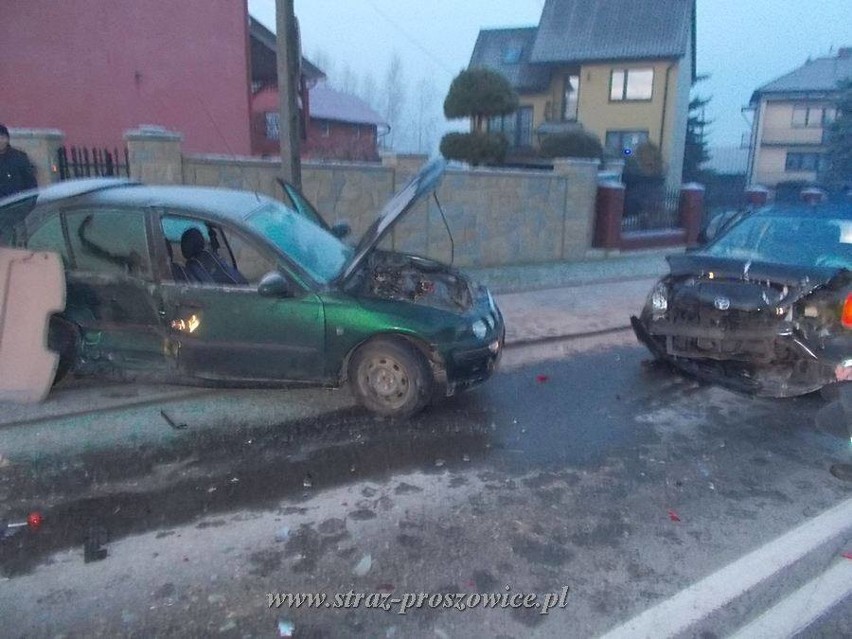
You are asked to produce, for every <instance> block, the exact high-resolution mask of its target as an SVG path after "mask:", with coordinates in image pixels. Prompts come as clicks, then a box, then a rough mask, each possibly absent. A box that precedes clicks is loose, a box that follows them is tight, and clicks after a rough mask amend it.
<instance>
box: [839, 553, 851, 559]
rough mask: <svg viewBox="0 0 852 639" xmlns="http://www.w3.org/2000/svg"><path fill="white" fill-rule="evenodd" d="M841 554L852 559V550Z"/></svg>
mask: <svg viewBox="0 0 852 639" xmlns="http://www.w3.org/2000/svg"><path fill="white" fill-rule="evenodd" d="M840 556H841V557H843V558H844V559H852V552H845V553H843V554H842V555H840Z"/></svg>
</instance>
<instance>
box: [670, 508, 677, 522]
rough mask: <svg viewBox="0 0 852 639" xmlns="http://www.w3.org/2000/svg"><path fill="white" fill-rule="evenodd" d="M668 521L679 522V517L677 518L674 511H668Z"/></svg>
mask: <svg viewBox="0 0 852 639" xmlns="http://www.w3.org/2000/svg"><path fill="white" fill-rule="evenodd" d="M669 519H671V520H672V521H680V517H679V516H678V514H677V513H676V512H675V511H673V510H670V511H669Z"/></svg>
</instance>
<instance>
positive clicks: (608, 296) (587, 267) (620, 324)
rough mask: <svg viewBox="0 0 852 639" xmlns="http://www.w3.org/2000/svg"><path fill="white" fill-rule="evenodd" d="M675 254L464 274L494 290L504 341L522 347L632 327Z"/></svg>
mask: <svg viewBox="0 0 852 639" xmlns="http://www.w3.org/2000/svg"><path fill="white" fill-rule="evenodd" d="M672 252H673V251H667V252H653V253H642V254H638V255H630V256H626V257H622V258H615V259H607V260H593V261H586V262H570V263H561V264H540V265H530V266H514V267H501V268H493V269H467V270H466V272H468V273H470V274H471V275H472V276H473V277H474V279H476V280H478V281H480V282H482V283H484V284H486V285H487V286H488V287H489V288H490V289H491V290H492V291H493V292H494V296H495V298H496V300H497V304H498V306H500V310H501V311H502V312H503V316H504V318H505V320H506V343H507V344H509V345H518V344H524V343H529V342H534V341H537V340H541V339H552V338H559V337H573V336H578V335H586V334H589V333H597V332H602V331H610V330H616V329H620V328H628V327H629V326H630V316H631V315H636V314H638V313H639V311H641V310H642V306H643V305H644V304H645V300H646V298H647V296H648V293H649V292H650V290H651V287H652V286H653V285H654V283H655V282H656V280H657V279H658V278H659V277H660V276H661V275H663V274H664V273H666V272H667V270H668V269H667V264H666V260H665V255H667V254H669V253H672Z"/></svg>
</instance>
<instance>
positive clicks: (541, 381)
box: [535, 375, 550, 384]
mask: <svg viewBox="0 0 852 639" xmlns="http://www.w3.org/2000/svg"><path fill="white" fill-rule="evenodd" d="M535 381H537V382H538V383H539V384H544V383H546V382H548V381H550V376H549V375H536V376H535Z"/></svg>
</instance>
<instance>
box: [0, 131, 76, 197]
mask: <svg viewBox="0 0 852 639" xmlns="http://www.w3.org/2000/svg"><path fill="white" fill-rule="evenodd" d="M9 142H10V143H11V145H12V146H13V147H15V148H17V149H20V150H21V151H24V152H25V153H26V154H27V155H28V156H29V158H30V162H32V164H33V166H34V167H35V171H36V179H37V180H38V185H39V186H47V185H48V184H51V183H53V182H57V181H58V180H59V172H58V170H57V168H56V160H57V152H58V151H59V147H61V146H62V145H63V144H64V143H65V134H64V133H62V131H60V130H58V129H10V130H9Z"/></svg>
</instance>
